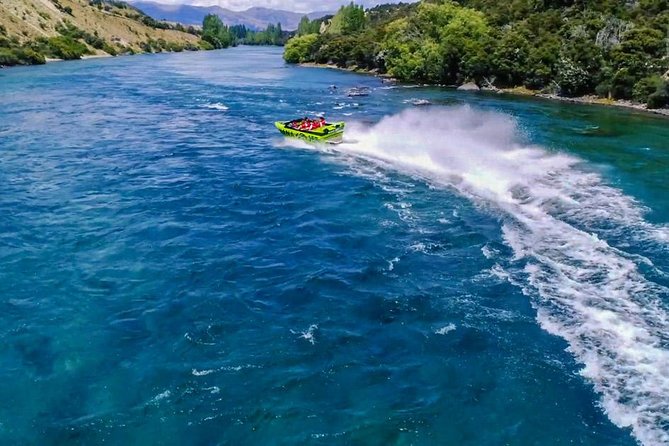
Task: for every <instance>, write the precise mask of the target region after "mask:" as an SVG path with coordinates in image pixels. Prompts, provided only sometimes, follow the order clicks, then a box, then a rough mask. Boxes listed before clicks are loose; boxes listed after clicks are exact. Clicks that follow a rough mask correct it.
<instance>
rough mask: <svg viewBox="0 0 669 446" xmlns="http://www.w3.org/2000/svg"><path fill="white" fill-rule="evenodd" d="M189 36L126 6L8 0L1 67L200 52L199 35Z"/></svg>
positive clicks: (1, 7) (0, 37) (2, 9)
mask: <svg viewBox="0 0 669 446" xmlns="http://www.w3.org/2000/svg"><path fill="white" fill-rule="evenodd" d="M184 31H185V29H184V28H183V27H182V26H180V25H177V26H172V25H169V24H166V23H160V22H157V21H155V20H153V19H152V18H150V17H148V16H146V15H144V14H143V13H142V12H141V11H139V10H137V9H135V8H133V7H131V6H129V5H127V4H125V3H122V2H115V1H110V2H106V1H105V2H102V1H97V2H95V1H93V2H90V3H89V1H87V0H2V1H1V2H0V65H15V64H17V63H40V62H41V61H43V59H44V57H47V58H48V57H56V58H63V59H76V58H79V57H81V56H82V55H85V54H98V55H104V54H111V55H115V54H119V53H136V52H147V51H164V50H170V51H180V50H183V49H198V48H199V43H200V38H199V37H198V36H197V35H195V30H191V31H192V33H188V32H184Z"/></svg>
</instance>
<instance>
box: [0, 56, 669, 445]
mask: <svg viewBox="0 0 669 446" xmlns="http://www.w3.org/2000/svg"><path fill="white" fill-rule="evenodd" d="M330 85H337V86H338V91H339V92H341V91H343V90H344V89H345V88H347V87H353V86H368V87H370V88H372V93H371V95H370V96H369V97H362V98H347V97H346V96H345V95H343V94H341V93H338V92H330V91H329V89H328V87H329V86H330ZM413 99H429V100H430V101H432V102H433V104H434V105H433V106H429V107H414V106H412V105H411V104H410V101H411V100H413ZM316 112H325V113H326V116H328V118H329V119H341V120H346V121H347V122H348V123H349V129H348V131H347V135H346V140H345V142H344V143H343V144H341V145H338V146H336V147H331V146H328V147H311V146H307V145H303V144H300V143H295V142H290V141H287V140H285V139H283V138H282V137H281V135H280V134H279V133H278V132H276V130H275V129H274V128H273V126H272V124H271V123H272V121H274V120H278V119H283V118H290V117H293V116H300V115H303V114H306V113H316ZM668 122H669V121H667V120H663V119H658V118H654V117H650V116H646V115H642V114H633V113H630V112H628V111H621V110H613V109H608V108H600V107H594V106H593V107H585V106H583V107H581V106H574V105H565V104H559V103H554V102H547V101H538V100H521V99H517V98H506V97H501V96H496V95H485V94H465V93H458V92H455V91H451V90H442V89H436V88H406V87H400V86H391V85H389V84H384V83H382V82H381V81H380V80H378V79H376V78H372V77H367V76H361V75H356V74H351V73H342V72H337V71H332V70H320V69H315V68H298V67H289V66H285V65H284V64H283V62H282V60H281V57H280V50H276V49H267V48H236V49H231V50H225V51H215V52H202V53H181V54H167V55H147V56H136V57H128V58H114V59H104V60H89V61H84V62H71V63H57V64H49V65H47V66H42V67H30V68H16V69H8V70H2V71H0V160H1V163H0V262H1V265H2V267H1V268H0V306H1V307H0V308H1V311H0V340H1V342H0V365H1V366H0V382H2V385H0V401H2V402H3V404H1V405H0V443H2V444H40V445H49V444H98V443H102V442H105V443H107V444H165V445H173V444H174V445H180V444H196V445H213V444H222V445H223V444H229V445H238V444H258V445H270V444H328V445H329V444H369V445H410V444H412V445H437V444H458V445H503V444H509V445H542V446H544V445H574V444H576V445H634V444H637V443H642V444H645V445H665V444H669V375H668V374H667V373H668V370H669V291H668V287H669V276H667V273H668V272H669V226H668V225H667V222H669V193H667V192H668V189H669V187H668V186H667V184H666V179H667V172H668V171H669V125H668Z"/></svg>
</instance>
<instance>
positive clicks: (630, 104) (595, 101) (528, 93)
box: [299, 62, 669, 118]
mask: <svg viewBox="0 0 669 446" xmlns="http://www.w3.org/2000/svg"><path fill="white" fill-rule="evenodd" d="M299 65H300V66H301V67H308V68H329V69H332V70H340V71H348V72H350V73H357V74H367V75H371V76H376V77H380V78H382V79H384V81H385V82H389V81H391V82H398V83H399V82H400V81H399V80H397V79H395V78H393V77H392V76H390V75H388V74H383V73H379V72H378V70H365V69H361V68H358V67H355V66H353V67H348V68H344V67H339V66H337V65H332V64H321V63H315V62H305V63H301V64H299ZM427 85H428V84H426V86H427ZM430 86H435V87H444V88H454V89H455V88H458V87H456V86H451V85H449V86H446V85H430ZM463 91H485V92H493V93H498V94H508V95H514V96H525V97H535V98H541V99H549V100H554V101H562V102H569V103H572V104H585V105H605V106H610V107H620V108H627V109H630V110H635V111H640V112H646V113H651V114H654V115H659V116H664V117H667V118H669V108H656V109H653V108H648V107H646V105H645V104H641V103H639V102H634V101H629V100H616V99H606V98H600V97H598V96H594V95H586V96H579V97H573V98H571V97H565V96H558V95H556V94H546V93H541V92H539V91H536V90H530V89H528V88H524V87H515V88H478V89H477V90H473V89H471V88H467V89H466V90H463Z"/></svg>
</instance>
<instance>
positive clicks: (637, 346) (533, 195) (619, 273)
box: [336, 107, 669, 446]
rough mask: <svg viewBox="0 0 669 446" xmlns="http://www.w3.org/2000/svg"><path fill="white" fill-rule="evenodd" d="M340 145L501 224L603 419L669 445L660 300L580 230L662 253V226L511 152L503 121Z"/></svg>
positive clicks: (411, 118)
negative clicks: (451, 194)
mask: <svg viewBox="0 0 669 446" xmlns="http://www.w3.org/2000/svg"><path fill="white" fill-rule="evenodd" d="M347 138H351V139H352V140H354V141H355V142H351V143H347V142H344V143H343V144H340V145H339V146H337V149H336V150H337V151H338V152H341V153H343V154H345V155H348V156H349V157H351V158H353V159H357V158H364V159H366V160H373V161H374V162H376V163H377V164H380V165H382V166H384V167H386V168H389V169H392V170H397V171H401V172H403V173H406V174H410V175H415V176H419V177H420V178H424V179H426V180H427V181H429V182H430V183H432V184H437V185H441V186H444V187H450V188H455V189H456V190H457V191H458V192H459V193H461V194H462V195H464V196H466V197H468V198H470V199H471V200H473V201H475V202H476V203H478V204H480V205H481V206H483V207H485V208H486V209H489V210H490V211H491V212H494V213H496V214H497V215H499V217H500V219H501V220H502V222H503V234H504V238H505V240H506V242H507V243H508V245H509V246H510V247H511V248H512V249H513V251H514V253H515V256H516V259H517V260H520V261H523V262H524V263H525V264H526V267H525V271H524V275H525V277H522V278H521V277H518V278H517V279H512V280H514V281H515V283H517V284H519V285H520V286H521V287H522V288H523V290H524V292H525V293H526V294H528V295H529V296H531V297H532V302H533V305H534V307H535V308H536V310H537V318H538V321H539V323H540V324H541V326H542V327H543V328H544V329H546V330H547V331H549V332H551V333H553V334H555V335H557V336H561V337H562V338H564V339H565V340H566V341H567V342H568V343H569V348H570V351H571V352H572V353H573V354H574V355H575V356H576V358H577V359H578V360H579V361H580V362H581V363H583V364H584V365H585V367H584V369H583V370H582V374H583V376H585V377H586V378H587V379H589V380H590V381H591V382H592V383H593V384H594V386H595V389H596V391H597V392H598V393H599V394H600V395H601V404H602V407H603V408H604V410H605V411H606V413H607V414H608V416H609V417H610V419H611V420H612V421H613V422H614V423H615V424H617V425H618V426H621V427H631V428H632V430H633V432H634V435H635V436H636V438H637V439H638V440H639V441H640V442H641V443H642V444H644V445H649V446H650V445H653V446H654V445H666V444H669V432H668V431H667V426H669V350H668V347H667V346H668V345H669V317H668V314H667V308H666V307H665V306H664V305H663V304H662V302H661V296H669V293H668V290H667V289H665V288H663V287H661V286H659V285H657V284H655V283H653V282H651V281H648V280H647V279H646V278H644V277H643V275H642V274H641V273H640V272H639V270H638V268H637V265H636V263H635V262H634V261H633V260H632V259H633V258H634V257H633V256H631V255H628V254H626V253H624V252H622V251H620V250H618V249H616V248H614V247H612V246H610V245H609V244H608V243H607V242H606V241H604V240H602V239H600V238H599V237H598V236H597V235H596V234H595V232H594V230H589V229H588V228H589V227H596V226H597V224H598V222H602V221H603V220H605V221H607V223H611V224H613V226H619V227H624V228H626V230H627V231H629V234H630V237H635V238H637V239H652V240H653V242H655V243H659V244H666V241H667V240H669V238H668V237H667V234H669V231H668V230H667V228H666V227H657V226H653V225H651V224H649V223H647V222H646V221H645V220H644V219H643V214H644V209H643V208H642V207H640V206H639V205H638V204H637V203H636V202H635V201H634V200H633V199H632V198H630V197H628V196H626V195H624V194H623V193H622V192H621V191H620V190H618V189H615V188H612V187H610V186H607V185H606V184H605V183H604V182H603V181H602V179H601V178H600V177H599V175H597V174H595V173H592V172H586V171H584V170H583V169H581V168H579V165H580V164H581V163H582V161H581V160H579V159H577V158H575V157H572V156H568V155H564V154H559V153H551V152H549V151H547V150H545V149H542V148H538V147H527V146H523V145H522V144H520V143H519V142H518V130H517V128H516V125H515V122H514V120H513V119H511V118H510V117H508V116H505V115H502V114H498V113H492V112H485V111H480V110H475V109H472V108H469V107H457V108H450V109H436V110H435V109H431V110H429V112H428V111H419V110H415V109H414V110H408V111H405V112H403V113H401V114H399V115H395V116H390V117H387V118H385V119H383V120H381V121H380V122H379V123H378V124H376V125H375V126H373V127H371V128H364V127H363V126H356V125H352V126H350V127H349V129H348V130H347ZM574 221H577V222H578V223H579V226H580V227H581V229H579V228H577V227H576V225H574V224H570V222H574ZM611 224H609V226H611ZM584 228H585V229H584ZM647 262H649V261H647Z"/></svg>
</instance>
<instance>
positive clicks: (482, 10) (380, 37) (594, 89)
mask: <svg viewBox="0 0 669 446" xmlns="http://www.w3.org/2000/svg"><path fill="white" fill-rule="evenodd" d="M668 5H669V4H668V3H667V0H640V1H638V2H634V3H630V2H625V1H622V0H590V1H587V2H575V1H572V0H547V1H544V2H540V3H537V2H535V1H532V0H519V1H516V2H496V1H493V0H461V1H459V2H457V3H456V2H453V1H422V2H419V3H411V4H397V5H382V6H378V7H375V8H372V9H369V10H364V9H363V8H362V7H359V6H356V5H353V4H351V5H349V6H346V7H342V8H341V9H340V10H339V12H338V13H337V14H336V15H335V16H334V17H331V18H323V19H319V20H314V21H310V20H308V19H306V18H305V19H303V21H302V23H301V24H300V27H299V29H298V33H297V36H296V37H294V38H293V39H291V40H289V41H288V42H287V44H286V47H285V52H284V58H285V59H286V61H288V62H291V63H305V62H314V63H319V64H329V65H335V66H338V67H343V68H351V67H356V68H357V69H362V70H367V71H371V72H375V73H381V74H386V75H389V76H392V77H393V78H396V79H398V80H400V81H404V82H414V83H426V84H438V85H462V84H465V83H468V82H475V83H476V84H477V85H478V86H480V87H483V88H489V89H500V90H506V91H509V90H510V89H511V91H513V89H516V88H518V87H523V88H525V89H527V90H529V91H533V92H536V94H538V95H542V96H544V97H552V98H586V99H580V100H581V101H590V102H593V101H595V102H601V103H606V104H618V105H626V106H629V105H631V106H635V107H639V106H643V107H647V108H648V109H663V108H666V107H667V106H669V54H668V53H669V51H668V49H667V48H668V46H667V45H668V44H667V40H668V38H667V32H668V31H667V30H668V29H669V6H668ZM588 97H591V98H592V97H594V98H595V99H587V98H588ZM596 98H601V99H602V100H599V99H596Z"/></svg>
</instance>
